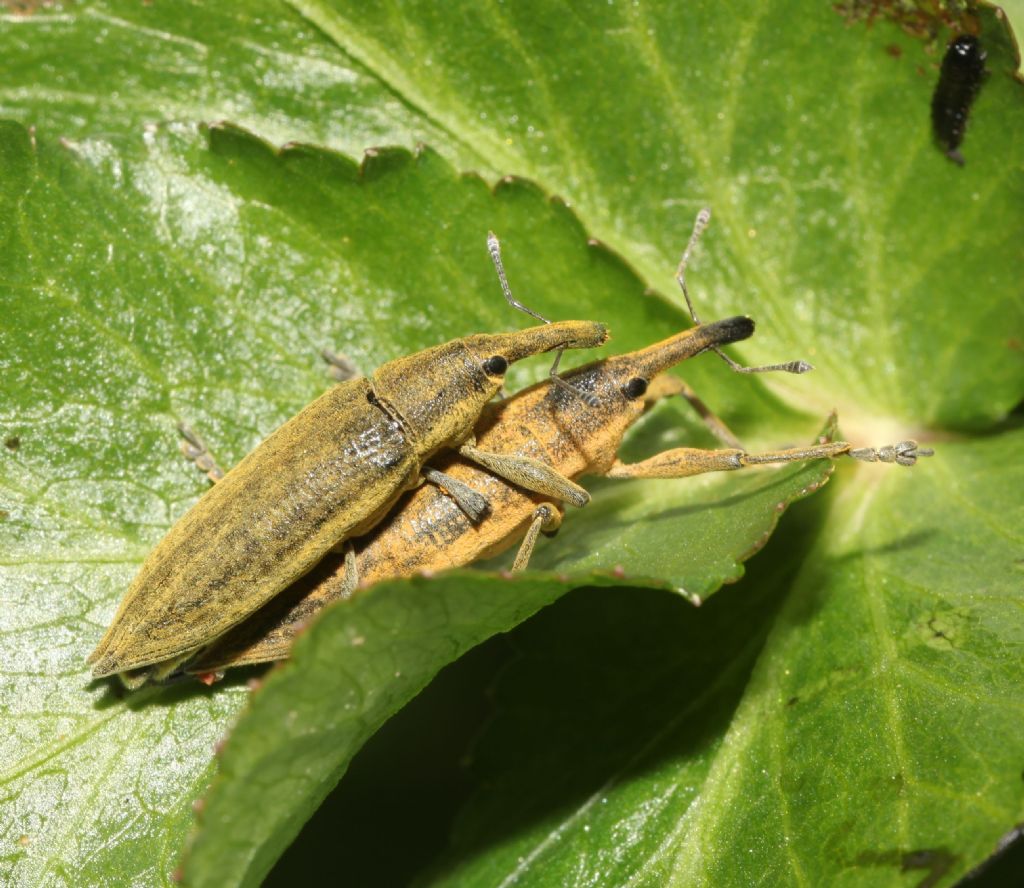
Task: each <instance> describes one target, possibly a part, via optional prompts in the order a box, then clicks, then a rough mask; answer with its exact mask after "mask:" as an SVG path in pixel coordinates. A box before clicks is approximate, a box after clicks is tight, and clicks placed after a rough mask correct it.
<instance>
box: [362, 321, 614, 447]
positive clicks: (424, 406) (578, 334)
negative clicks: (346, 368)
mask: <svg viewBox="0 0 1024 888" xmlns="http://www.w3.org/2000/svg"><path fill="white" fill-rule="evenodd" d="M607 339H608V332H607V330H606V329H605V327H604V326H603V325H602V324H597V323H594V322H592V321H559V322H557V323H553V324H545V325H543V326H539V327H530V328H528V329H526V330H519V331H517V332H514V333H479V334H476V335H473V336H466V337H464V338H462V339H453V340H452V341H451V342H446V343H444V344H443V345H438V346H435V347H434V348H429V349H426V350H425V351H422V352H417V353H416V354H414V355H410V356H408V357H404V358H398V359H397V360H394V361H389V362H388V363H386V364H383V365H382V366H380V367H379V368H377V370H376V372H375V373H374V374H373V377H372V385H373V396H374V397H375V398H376V399H377V401H378V402H379V403H380V405H381V407H382V408H383V409H385V410H387V411H388V412H389V413H390V414H391V415H392V416H394V417H395V418H396V419H398V421H399V422H401V423H402V424H403V425H404V426H405V428H406V430H407V432H408V435H409V438H410V441H411V442H412V444H413V446H414V447H415V449H416V452H417V454H419V455H420V456H421V457H422V458H424V459H425V458H427V457H428V456H430V455H431V454H433V453H435V452H436V451H437V450H439V449H440V448H442V447H445V446H451V445H453V444H458V443H461V442H462V441H463V440H464V439H465V438H466V437H468V436H469V434H470V432H471V431H472V430H473V426H474V425H475V424H476V421H477V419H478V417H479V416H480V413H481V411H482V410H483V409H484V407H485V405H486V404H487V402H488V401H490V400H491V399H492V398H493V397H494V396H495V395H496V394H497V393H498V391H499V390H500V389H501V386H502V384H503V383H504V380H505V372H506V370H507V369H508V367H509V365H510V364H513V363H514V362H515V361H518V360H521V359H522V358H525V357H529V356H530V355H536V354H540V353H542V352H547V351H551V350H552V349H557V348H590V347H593V346H598V345H602V344H603V343H604V342H605V341H606V340H607Z"/></svg>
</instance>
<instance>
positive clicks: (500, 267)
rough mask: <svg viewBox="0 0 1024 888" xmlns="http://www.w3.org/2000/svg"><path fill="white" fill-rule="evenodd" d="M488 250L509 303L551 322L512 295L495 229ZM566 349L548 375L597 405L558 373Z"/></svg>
mask: <svg viewBox="0 0 1024 888" xmlns="http://www.w3.org/2000/svg"><path fill="white" fill-rule="evenodd" d="M487 251H488V252H489V253H490V254H491V261H492V262H493V263H494V270H495V271H496V272H497V274H498V282H499V283H500V284H501V292H502V293H503V294H504V295H505V299H506V300H507V301H508V304H509V305H511V306H512V307H513V308H518V309H519V310H520V311H524V312H526V313H527V314H528V315H530V316H531V317H535V318H536V319H537V320H538V321H543V322H544V323H545V324H550V323H551V321H549V320H548V319H547V318H544V317H541V316H540V315H539V314H537V312H535V311H533V310H532V309H529V308H527V307H526V306H525V305H523V303H522V302H520V301H519V300H518V299H516V298H515V296H513V295H512V288H511V287H510V286H509V284H508V277H507V276H506V275H505V266H504V264H503V263H502V261H501V242H500V241H499V240H498V236H497V235H496V234H495V233H494V232H493V231H488V232H487ZM564 351H565V349H564V348H560V349H558V351H557V352H556V354H555V360H554V362H553V363H552V364H551V370H550V371H549V373H548V375H549V376H550V377H551V380H552V381H553V382H554V383H555V385H558V386H561V387H562V388H564V389H566V390H567V391H570V392H574V393H575V394H576V395H578V396H579V397H580V398H582V399H583V401H584V402H585V403H586V404H588V405H589V406H591V407H596V406H597V399H596V398H595V397H594V396H593V395H591V394H588V393H587V392H581V391H580V390H579V389H577V388H575V387H574V386H572V385H570V384H569V383H568V382H566V381H565V380H564V379H562V377H561V376H559V375H558V365H559V363H560V362H561V360H562V352H564Z"/></svg>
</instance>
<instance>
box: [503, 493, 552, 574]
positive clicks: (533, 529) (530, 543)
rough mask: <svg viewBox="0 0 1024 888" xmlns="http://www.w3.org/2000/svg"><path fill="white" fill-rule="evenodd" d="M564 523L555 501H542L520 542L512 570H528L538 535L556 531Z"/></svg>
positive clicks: (516, 571) (515, 571)
mask: <svg viewBox="0 0 1024 888" xmlns="http://www.w3.org/2000/svg"><path fill="white" fill-rule="evenodd" d="M561 524H562V513H561V511H560V510H559V508H558V506H556V505H555V504H554V503H541V504H540V505H539V506H537V508H536V509H534V511H533V520H532V521H531V522H530V526H529V528H528V529H527V531H526V536H524V537H523V541H522V542H521V543H520V544H519V551H518V552H516V559H515V561H513V562H512V571H513V572H514V573H518V572H519V571H522V570H526V567H527V565H528V564H529V563H530V556H531V555H533V547H534V546H535V545H536V544H537V537H538V535H539V534H540V533H541V531H543V532H544V533H554V532H555V531H556V530H558V528H559V527H560V526H561Z"/></svg>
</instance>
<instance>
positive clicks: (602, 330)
mask: <svg viewBox="0 0 1024 888" xmlns="http://www.w3.org/2000/svg"><path fill="white" fill-rule="evenodd" d="M607 341H608V328H607V327H605V325H604V324H598V323H596V322H594V321H555V322H554V323H552V324H542V325H541V326H539V327H528V328H527V329H525V330H517V331H515V332H514V333H479V334H477V335H475V336H468V337H466V342H467V345H469V347H470V348H471V349H472V350H473V351H474V352H476V353H477V354H479V355H481V356H482V357H486V356H487V355H501V356H502V357H504V358H505V360H506V361H508V362H509V363H510V364H513V363H515V362H516V361H521V360H522V359H523V358H528V357H529V356H530V355H539V354H541V353H542V352H549V351H553V350H554V349H556V348H596V347H597V346H599V345H604V343H605V342H607Z"/></svg>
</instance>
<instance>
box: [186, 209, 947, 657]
mask: <svg viewBox="0 0 1024 888" xmlns="http://www.w3.org/2000/svg"><path fill="white" fill-rule="evenodd" d="M706 223H707V215H706V213H702V215H701V216H699V217H698V220H697V227H696V229H695V235H694V238H693V239H691V242H690V246H692V244H693V241H694V240H695V238H696V236H697V235H699V233H700V230H701V228H702V227H703V226H704V225H705V224H706ZM689 249H690V247H687V252H686V253H684V257H683V262H682V263H681V264H680V273H679V279H680V284H681V286H682V287H683V292H684V294H686V286H685V277H684V276H683V272H684V268H685V262H686V257H687V255H688V253H689ZM686 295H687V302H689V296H688V294H686ZM753 329H754V325H753V322H752V321H750V320H749V319H748V318H744V317H735V318H729V319H727V320H724V321H718V322H715V323H710V324H704V325H698V326H697V327H694V328H692V329H690V330H686V331H684V332H682V333H679V334H677V335H675V336H672V337H670V338H668V339H665V340H663V341H662V342H659V343H656V344H655V345H651V346H649V347H647V348H645V349H641V350H639V351H636V352H632V353H630V354H626V355H619V356H616V357H611V358H606V359H604V360H602V361H598V362H596V363H593V364H590V365H587V366H585V367H582V368H580V369H577V370H574V371H572V372H571V373H569V374H566V376H565V379H566V380H568V381H569V382H570V383H571V384H572V385H573V386H574V387H576V388H579V389H582V390H583V391H585V392H589V393H592V394H593V395H594V396H596V397H595V400H596V403H597V405H598V406H597V407H596V408H593V409H582V408H581V406H580V403H579V400H578V399H575V398H573V397H572V396H571V395H570V394H569V393H567V392H566V391H565V390H564V389H562V388H558V387H556V386H554V385H552V384H551V383H549V382H544V383H540V384H538V385H535V386H533V387H531V388H529V389H526V390H525V391H523V392H520V393H518V394H517V395H515V396H513V397H512V398H510V399H508V400H506V401H504V402H501V403H498V404H493V405H490V406H489V407H488V409H487V410H485V411H484V413H483V414H482V416H481V419H480V421H479V422H478V424H477V427H476V436H477V439H478V443H479V445H480V446H481V447H483V448H485V449H486V450H487V451H489V452H495V453H510V454H520V455H527V456H531V457H533V458H535V459H537V460H539V461H543V462H545V463H548V464H550V465H551V466H552V467H553V468H554V469H556V470H557V471H558V472H559V473H561V474H564V475H566V476H568V477H570V478H578V477H580V476H582V475H606V476H608V477H612V478H681V477H686V476H691V475H697V474H702V473H705V472H719V471H734V470H737V469H742V468H745V467H748V466H755V465H764V464H769V463H785V462H794V461H801V460H810V459H835V458H837V457H840V456H848V457H851V458H853V459H857V460H862V461H867V462H874V461H881V462H895V463H897V464H900V465H905V466H910V465H913V464H914V463H915V461H916V459H917V458H918V457H919V456H929V455H931V451H930V450H925V449H919V448H918V447H917V445H916V443H915V442H913V441H904V442H901V443H900V444H896V445H893V446H890V447H882V448H871V447H868V448H854V447H853V446H852V445H850V444H849V443H847V442H842V441H839V442H828V443H820V444H818V445H816V446H811V447H803V448H792V449H786V450H774V451H768V452H764V453H747V452H746V451H744V450H743V449H742V448H740V447H739V446H729V447H727V448H726V449H721V450H703V449H696V448H674V449H671V450H668V451H665V452H663V453H660V454H657V455H655V456H653V457H651V458H650V459H647V460H644V461H642V462H639V463H635V464H626V463H623V462H621V461H620V460H619V459H618V457H617V455H616V454H617V451H618V449H619V447H620V445H621V442H622V439H623V436H624V434H625V432H626V430H627V429H628V428H629V427H630V426H631V425H632V424H633V423H635V422H636V421H637V420H638V419H639V418H640V416H641V415H642V414H643V413H644V411H645V410H646V409H647V407H649V406H650V405H651V404H652V403H654V402H655V401H657V400H659V399H661V398H664V397H668V396H671V395H675V394H681V395H683V396H684V397H686V398H687V399H688V400H690V401H691V403H694V405H695V406H696V407H698V409H699V410H700V411H701V412H702V414H703V415H704V416H705V419H706V421H707V422H708V424H709V426H710V427H711V429H712V431H714V432H715V433H716V434H717V435H718V436H719V437H721V438H723V439H724V440H725V441H726V442H727V443H729V444H735V443H736V442H735V441H734V440H732V439H731V434H730V433H729V432H728V430H727V429H725V428H724V426H723V425H721V424H720V423H719V421H718V420H717V419H716V418H714V417H713V416H712V415H709V414H708V413H707V412H706V408H703V405H702V404H701V403H700V402H699V400H698V399H696V397H695V396H694V394H693V393H692V391H690V390H689V388H688V387H687V386H686V385H685V383H683V382H681V381H680V380H678V379H677V378H675V377H672V376H667V375H664V371H666V370H668V369H669V368H671V367H673V366H675V365H676V364H678V363H679V362H681V361H684V360H686V359H688V358H690V357H693V356H695V355H698V354H700V353H702V352H704V351H707V350H709V349H713V350H717V349H718V348H719V347H721V346H723V345H726V344H728V343H730V342H736V341H739V340H742V339H745V338H747V337H748V336H750V335H751V334H752V332H753ZM733 366H734V369H736V370H738V371H740V372H750V371H751V370H763V369H765V368H747V367H741V366H739V365H733ZM773 369H783V370H789V371H790V372H801V371H802V370H804V369H806V365H803V364H801V363H799V362H795V363H791V364H783V365H773ZM437 465H438V467H439V468H440V469H441V470H442V471H443V472H444V473H445V475H446V476H447V477H449V478H452V479H455V480H456V481H457V482H459V483H461V484H465V485H467V486H469V487H470V488H472V489H473V490H475V491H477V492H478V493H479V494H480V495H481V496H483V497H485V498H486V500H487V501H488V502H489V503H490V506H491V513H490V515H489V516H488V517H486V518H485V519H484V520H483V521H481V522H479V523H475V522H473V521H472V520H470V519H469V518H468V517H467V515H466V514H465V513H464V512H463V511H462V510H460V509H459V508H458V507H457V506H456V505H455V504H454V503H453V502H452V501H451V500H450V499H449V498H448V497H446V496H445V495H444V494H443V493H442V492H441V491H439V490H438V489H436V488H434V487H427V486H424V487H421V488H419V489H418V490H416V491H413V492H411V493H410V494H408V495H407V497H406V498H405V499H404V500H403V501H402V502H401V503H400V504H399V506H398V507H396V509H395V511H394V513H393V514H392V515H390V516H389V518H388V520H387V521H385V522H383V523H382V524H380V525H379V526H378V527H377V528H375V529H374V530H373V531H372V532H371V533H370V534H368V535H366V536H365V537H363V538H362V539H359V540H355V541H354V543H353V548H352V549H351V550H349V552H347V553H346V556H345V557H344V558H343V557H341V556H337V555H332V556H329V558H328V559H325V561H324V562H323V563H322V564H321V565H318V567H317V568H316V569H315V571H314V572H312V573H310V574H308V575H307V576H306V577H303V578H302V579H301V580H300V581H299V582H298V583H296V584H295V585H294V586H293V587H292V588H290V589H289V590H286V592H285V593H283V594H282V596H280V597H279V598H277V599H275V600H274V601H273V602H271V603H270V604H269V605H267V607H265V608H264V609H263V610H261V611H260V612H258V613H257V614H254V615H253V616H252V617H251V618H250V619H249V620H246V621H245V622H243V623H241V624H239V625H238V626H237V627H235V628H234V629H232V630H231V631H229V632H228V633H226V634H225V635H224V636H223V637H222V638H221V639H219V640H218V641H217V642H215V643H214V644H213V645H212V646H211V647H210V648H208V649H207V650H206V651H204V652H203V653H202V654H200V655H199V656H198V657H197V658H196V659H195V660H194V661H192V662H191V663H189V664H187V666H186V671H188V672H190V673H194V674H199V675H203V674H205V675H212V674H214V673H217V672H220V671H221V670H224V669H227V668H230V667H234V666H243V665H248V664H255V663H262V662H267V661H272V660H278V659H282V658H284V657H286V656H287V655H288V651H289V649H290V647H291V643H292V641H293V640H294V637H295V635H296V634H297V632H298V631H300V629H301V627H302V626H304V625H305V624H306V623H307V622H308V621H309V619H310V618H311V617H313V616H314V615H315V614H316V613H317V612H318V611H319V610H321V609H322V608H323V607H325V606H326V605H327V604H329V603H331V602H333V601H338V600H344V599H346V598H348V597H350V596H351V595H352V594H353V593H354V591H355V588H356V586H355V583H354V578H355V577H356V576H358V577H359V578H360V580H361V582H362V583H364V584H370V583H374V582H379V581H381V580H384V579H392V578H398V577H403V576H409V575H411V574H413V573H415V572H417V571H437V570H443V569H447V568H452V567H459V566H463V565H466V564H469V563H471V562H473V561H476V560H478V559H481V558H486V557H489V556H492V555H495V554H498V553H499V552H501V551H503V550H505V549H507V548H509V547H511V546H512V545H514V544H515V543H516V542H517V541H519V540H522V544H521V546H520V549H519V552H518V554H517V557H516V560H515V563H514V566H513V570H520V569H522V568H524V567H525V566H526V564H527V562H528V560H529V557H530V554H531V552H532V550H533V547H534V544H535V542H536V539H537V537H538V534H539V533H540V532H541V531H551V530H554V529H556V528H557V527H558V525H559V524H560V523H561V519H562V506H561V504H560V503H559V502H557V501H549V500H547V499H546V498H544V497H542V496H538V495H536V494H535V493H530V492H528V491H525V490H522V489H520V488H518V487H517V486H516V485H514V484H509V483H508V482H507V481H506V480H504V479H502V478H499V477H495V476H494V475H493V474H491V473H489V472H487V471H485V470H483V469H481V468H480V467H479V466H474V465H472V464H471V463H469V462H467V461H466V460H464V459H460V458H459V457H458V456H456V455H454V454H453V455H451V456H449V457H447V458H445V459H443V460H439V461H438V462H437Z"/></svg>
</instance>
